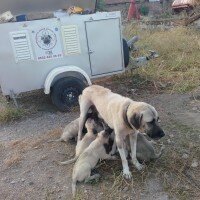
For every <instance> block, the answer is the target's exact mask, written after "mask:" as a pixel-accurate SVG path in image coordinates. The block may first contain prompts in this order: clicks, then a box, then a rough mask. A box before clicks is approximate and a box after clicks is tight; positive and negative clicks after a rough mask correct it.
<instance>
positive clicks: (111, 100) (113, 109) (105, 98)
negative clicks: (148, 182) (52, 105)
mask: <svg viewBox="0 0 200 200" xmlns="http://www.w3.org/2000/svg"><path fill="white" fill-rule="evenodd" d="M79 104H80V118H79V133H78V140H81V138H82V130H83V126H84V123H85V120H86V116H87V112H88V110H89V109H90V107H91V106H95V108H96V110H97V112H98V113H99V115H100V116H101V117H102V119H103V120H104V121H105V123H107V124H108V126H109V127H110V128H112V129H114V132H115V139H116V144H117V148H118V151H119V154H120V157H121V160H122V166H123V175H124V176H125V177H126V178H131V176H132V175H131V172H130V171H129V166H128V162H127V159H126V155H125V150H124V149H125V148H126V145H125V138H126V136H127V135H129V139H130V146H131V157H132V162H133V164H134V165H135V167H136V168H137V169H138V170H141V169H142V168H143V165H142V164H140V163H139V162H138V160H137V158H136V144H137V134H138V132H139V131H138V130H141V131H142V132H143V131H145V132H146V133H147V135H148V136H149V137H151V138H157V139H158V138H161V137H163V136H164V135H165V134H164V132H163V130H162V129H161V128H160V127H159V125H158V113H157V111H156V110H155V108H154V107H153V106H151V105H149V104H147V103H144V102H136V101H133V100H131V99H129V98H126V97H123V96H121V95H119V94H116V93H113V92H111V90H109V89H107V88H104V87H102V86H98V85H92V86H89V87H87V88H85V89H84V90H83V93H82V95H81V97H80V99H79Z"/></svg>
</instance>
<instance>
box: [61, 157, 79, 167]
mask: <svg viewBox="0 0 200 200" xmlns="http://www.w3.org/2000/svg"><path fill="white" fill-rule="evenodd" d="M76 160H77V157H74V158H72V159H70V160H67V161H64V162H59V164H60V165H68V164H71V163H74V162H76Z"/></svg>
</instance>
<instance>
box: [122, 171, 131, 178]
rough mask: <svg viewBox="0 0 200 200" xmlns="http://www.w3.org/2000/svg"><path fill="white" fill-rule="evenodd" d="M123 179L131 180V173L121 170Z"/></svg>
mask: <svg viewBox="0 0 200 200" xmlns="http://www.w3.org/2000/svg"><path fill="white" fill-rule="evenodd" d="M123 177H124V178H125V179H131V178H132V174H131V172H130V171H128V170H123Z"/></svg>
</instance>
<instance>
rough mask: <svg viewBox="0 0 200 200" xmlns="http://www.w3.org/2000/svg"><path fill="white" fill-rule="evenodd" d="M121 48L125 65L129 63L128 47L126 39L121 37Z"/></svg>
mask: <svg viewBox="0 0 200 200" xmlns="http://www.w3.org/2000/svg"><path fill="white" fill-rule="evenodd" d="M123 50H124V65H125V67H127V66H128V64H129V48H128V44H127V41H126V40H125V39H124V38H123Z"/></svg>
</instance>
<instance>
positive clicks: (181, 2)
mask: <svg viewBox="0 0 200 200" xmlns="http://www.w3.org/2000/svg"><path fill="white" fill-rule="evenodd" d="M195 5H197V0H175V1H174V2H173V3H172V7H183V6H195Z"/></svg>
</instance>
